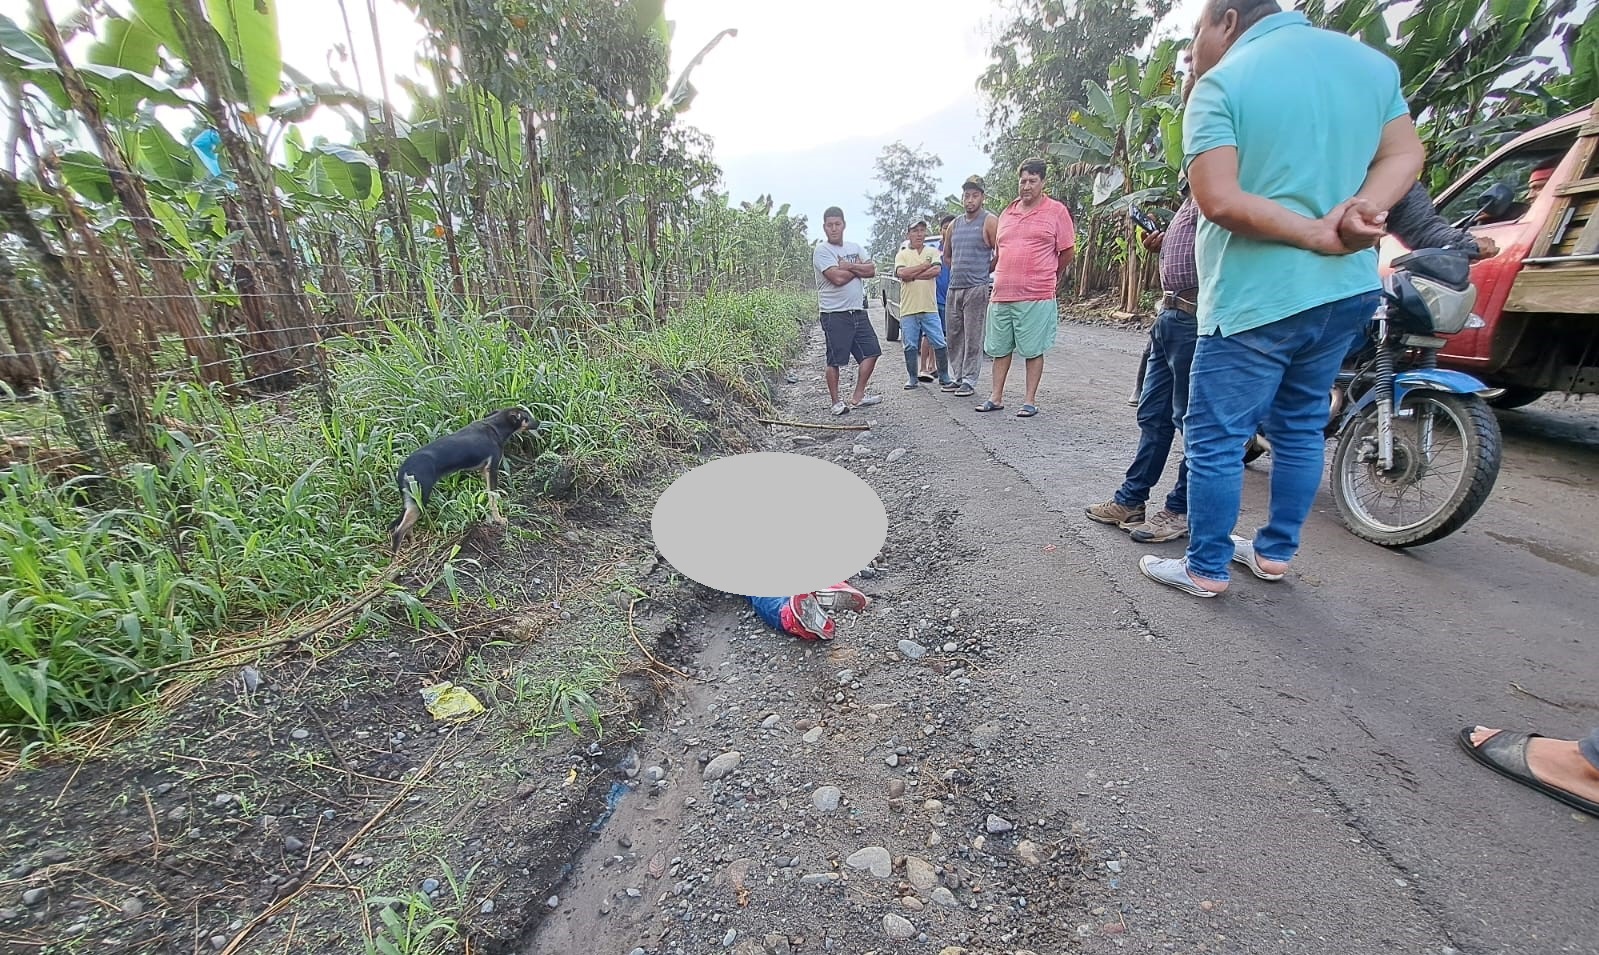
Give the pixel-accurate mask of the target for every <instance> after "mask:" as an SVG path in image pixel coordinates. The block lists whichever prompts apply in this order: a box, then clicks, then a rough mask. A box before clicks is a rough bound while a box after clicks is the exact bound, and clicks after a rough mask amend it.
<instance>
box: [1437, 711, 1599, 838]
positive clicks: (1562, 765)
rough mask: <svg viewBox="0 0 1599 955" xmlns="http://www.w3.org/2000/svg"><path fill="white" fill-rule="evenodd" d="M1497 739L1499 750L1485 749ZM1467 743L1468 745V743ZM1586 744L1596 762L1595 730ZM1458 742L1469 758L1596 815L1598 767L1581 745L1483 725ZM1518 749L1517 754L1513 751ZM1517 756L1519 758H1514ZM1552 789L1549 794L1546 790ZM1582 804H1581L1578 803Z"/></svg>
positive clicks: (1598, 806)
mask: <svg viewBox="0 0 1599 955" xmlns="http://www.w3.org/2000/svg"><path fill="white" fill-rule="evenodd" d="M1501 734H1503V736H1502V738H1501V744H1502V745H1500V746H1499V747H1492V746H1487V744H1488V743H1489V741H1491V740H1493V739H1495V738H1500V737H1501ZM1468 741H1469V742H1468ZM1586 742H1589V743H1592V744H1594V750H1595V752H1594V753H1593V755H1592V759H1599V730H1595V731H1594V734H1593V736H1591V737H1590V738H1589V740H1587V741H1586ZM1461 743H1462V744H1465V745H1467V746H1468V751H1469V752H1470V753H1471V755H1472V756H1473V757H1474V758H1476V759H1477V760H1478V761H1480V762H1484V763H1486V764H1487V765H1488V766H1489V767H1490V768H1492V769H1494V770H1496V771H1497V772H1499V773H1501V774H1503V775H1505V776H1508V777H1509V778H1511V779H1514V780H1515V781H1516V782H1519V783H1521V784H1523V785H1525V786H1529V787H1531V788H1533V789H1536V790H1538V791H1540V792H1543V793H1544V794H1545V795H1548V796H1552V797H1553V798H1555V799H1559V800H1560V801H1561V802H1564V803H1566V804H1567V805H1570V806H1573V807H1574V808H1577V809H1581V810H1582V811H1584V812H1587V813H1590V814H1592V815H1596V816H1599V764H1596V763H1595V762H1592V761H1590V756H1589V755H1587V754H1585V753H1584V751H1583V745H1582V743H1580V742H1578V741H1577V740H1574V739H1552V738H1550V737H1547V736H1539V735H1537V734H1523V733H1505V731H1503V730H1497V729H1490V728H1488V727H1486V726H1476V727H1472V728H1471V729H1470V730H1469V731H1462V732H1461ZM1517 749H1520V753H1519V754H1518V753H1517V752H1516V750H1517ZM1518 757H1519V758H1518ZM1551 789H1553V790H1556V791H1555V792H1551V791H1550V790H1551ZM1584 803H1585V804H1586V805H1582V804H1584Z"/></svg>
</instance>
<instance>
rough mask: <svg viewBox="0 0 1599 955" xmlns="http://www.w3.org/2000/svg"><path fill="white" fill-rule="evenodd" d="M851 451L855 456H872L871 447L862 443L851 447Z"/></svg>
mask: <svg viewBox="0 0 1599 955" xmlns="http://www.w3.org/2000/svg"><path fill="white" fill-rule="evenodd" d="M853 453H854V455H855V456H856V457H857V458H869V457H871V456H872V449H871V448H868V447H867V446H866V445H864V444H857V445H856V446H855V447H854V449H853Z"/></svg>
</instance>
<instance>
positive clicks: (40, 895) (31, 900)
mask: <svg viewBox="0 0 1599 955" xmlns="http://www.w3.org/2000/svg"><path fill="white" fill-rule="evenodd" d="M49 896H50V890H49V889H45V888H38V889H29V890H28V891H26V892H24V893H22V904H23V905H38V904H39V903H41V902H43V901H44V900H45V899H46V898H48V897H49Z"/></svg>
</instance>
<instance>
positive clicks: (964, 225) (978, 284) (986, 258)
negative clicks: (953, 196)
mask: <svg viewBox="0 0 1599 955" xmlns="http://www.w3.org/2000/svg"><path fill="white" fill-rule="evenodd" d="M983 199H984V192H983V180H982V179H980V178H978V177H977V176H972V177H971V178H970V179H967V180H966V182H965V183H964V184H963V185H962V186H961V203H962V204H963V205H964V206H965V207H966V214H965V215H963V216H957V217H956V219H955V221H954V222H951V223H950V224H949V227H948V228H947V229H946V230H945V232H944V243H943V244H944V266H945V268H947V269H949V294H948V297H947V302H946V316H945V323H944V325H945V327H944V332H945V337H946V338H947V339H948V341H949V373H950V378H951V379H952V383H951V384H948V385H944V386H943V390H944V391H948V392H953V393H954V394H955V395H956V396H957V397H962V398H964V397H966V396H968V395H971V394H972V393H973V392H974V391H975V390H976V385H977V377H978V374H979V373H980V372H981V371H982V370H983V333H984V331H985V323H986V319H987V316H988V296H989V292H990V291H992V289H993V273H994V254H995V253H994V248H995V246H996V245H997V244H998V236H999V216H996V215H994V214H993V213H992V212H989V211H988V210H987V209H985V208H983Z"/></svg>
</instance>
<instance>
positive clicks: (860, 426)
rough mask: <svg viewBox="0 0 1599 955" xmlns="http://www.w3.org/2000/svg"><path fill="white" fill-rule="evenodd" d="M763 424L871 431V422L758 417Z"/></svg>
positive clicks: (827, 429)
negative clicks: (831, 421)
mask: <svg viewBox="0 0 1599 955" xmlns="http://www.w3.org/2000/svg"><path fill="white" fill-rule="evenodd" d="M755 420H756V421H759V422H760V423H761V424H775V425H780V426H782V427H785V428H813V429H815V430H817V431H870V430H872V426H871V425H869V424H811V423H810V422H809V421H779V420H778V419H776V418H756V419H755Z"/></svg>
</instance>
